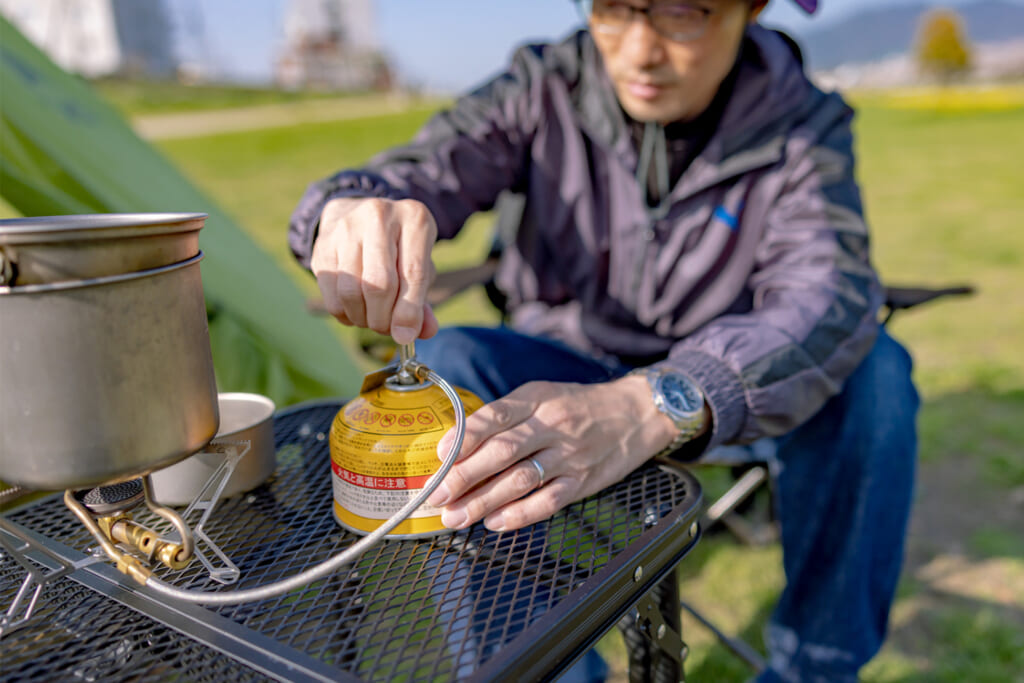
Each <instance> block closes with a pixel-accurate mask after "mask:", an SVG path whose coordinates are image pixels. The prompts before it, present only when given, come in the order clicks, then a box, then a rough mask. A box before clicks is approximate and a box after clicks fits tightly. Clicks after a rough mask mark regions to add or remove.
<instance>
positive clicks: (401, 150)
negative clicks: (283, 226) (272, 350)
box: [288, 46, 544, 268]
mask: <svg viewBox="0 0 1024 683" xmlns="http://www.w3.org/2000/svg"><path fill="white" fill-rule="evenodd" d="M541 68H542V54H541V48H539V47H531V46H526V47H522V48H520V49H519V50H517V51H516V54H515V55H514V57H513V60H512V63H511V65H510V67H509V70H508V71H506V72H505V73H503V74H501V75H499V76H498V77H496V78H494V79H493V80H491V81H489V82H487V83H485V84H484V85H483V86H481V87H480V88H478V89H476V90H474V91H473V92H471V93H470V94H468V95H465V96H463V97H461V98H460V99H459V100H457V102H456V103H455V104H454V106H453V107H452V108H451V109H449V110H447V111H443V112H440V113H438V114H436V115H435V116H434V117H432V118H431V120H430V121H428V122H427V123H426V124H425V126H424V127H423V128H422V129H421V130H420V131H419V133H418V134H417V135H416V137H415V138H414V139H413V140H412V141H411V142H410V143H409V144H407V145H404V146H401V147H398V148H394V149H391V150H388V151H386V152H384V153H382V154H379V155H377V156H376V157H374V158H373V159H371V160H370V161H369V162H368V163H367V165H366V166H365V167H364V168H362V169H352V170H343V171H340V172H338V173H336V174H334V175H332V176H330V177H328V178H325V179H323V180H320V181H318V182H315V183H313V184H312V185H310V186H309V188H308V189H307V190H306V193H305V195H304V196H303V197H302V199H301V201H300V202H299V205H298V207H297V208H296V209H295V211H294V213H293V214H292V217H291V221H290V223H289V230H288V244H289V246H290V247H291V250H292V253H293V254H294V255H295V257H296V258H297V259H298V261H299V263H301V264H302V265H303V266H304V267H306V268H309V263H310V258H311V256H312V251H313V242H314V241H315V240H316V235H317V229H318V227H319V221H320V213H321V211H323V207H324V205H325V204H326V203H327V202H328V201H329V200H331V199H334V198H338V197H353V196H357V197H386V198H390V199H416V200H418V201H421V202H423V203H424V204H425V205H426V206H427V208H428V209H429V210H430V212H431V214H432V215H433V217H434V220H435V221H436V222H437V228H438V236H439V237H440V238H442V239H445V238H451V237H453V236H454V235H455V234H456V233H457V232H458V231H459V229H460V228H461V226H462V224H463V223H464V222H465V220H466V219H467V218H468V217H469V216H470V215H471V214H473V213H474V212H476V211H486V210H489V209H490V208H492V207H493V205H494V202H495V200H496V198H497V197H498V195H499V194H500V193H501V191H502V190H505V189H508V188H510V187H513V186H514V185H515V184H516V183H517V181H518V179H519V177H520V175H521V174H523V173H524V169H525V166H526V162H527V161H528V158H529V143H530V140H531V137H532V134H533V131H534V129H535V127H536V124H537V121H538V120H539V111H540V108H541V106H542V102H543V96H542V95H541V93H540V92H539V90H540V88H541V87H542V83H543V80H544V79H543V78H542V77H541V75H540V73H539V71H540V69H541Z"/></svg>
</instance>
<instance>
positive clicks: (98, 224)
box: [0, 213, 206, 286]
mask: <svg viewBox="0 0 1024 683" xmlns="http://www.w3.org/2000/svg"><path fill="white" fill-rule="evenodd" d="M205 220H206V214H203V213H125V214H94V215H83V216H42V217H36V218H13V219H6V220H0V285H8V286H11V285H35V284H45V283H50V282H64V281H70V280H81V279H86V278H95V277H104V276H107V275H119V274H122V273H134V272H138V271H142V270H148V269H150V268H159V267H160V266H166V265H170V264H172V263H180V262H181V261H184V260H186V259H190V258H192V257H193V256H195V255H196V254H198V253H199V230H200V228H202V227H203V223H204V221H205Z"/></svg>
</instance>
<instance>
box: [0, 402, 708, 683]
mask: <svg viewBox="0 0 1024 683" xmlns="http://www.w3.org/2000/svg"><path fill="white" fill-rule="evenodd" d="M340 405H341V403H340V402H320V403H310V404H303V405H300V406H296V407H294V408H291V409H288V410H284V411H281V412H279V413H278V414H277V415H276V416H275V421H274V431H275V445H276V449H277V459H278V467H277V471H276V473H275V474H274V476H273V477H272V478H271V479H270V480H269V481H267V482H266V483H264V484H263V485H261V486H260V487H258V488H257V489H255V490H253V491H250V492H248V493H246V494H243V495H239V496H234V497H231V498H228V499H226V500H224V501H222V502H221V503H220V505H219V506H218V509H217V511H216V513H215V514H214V516H213V518H212V522H211V524H210V525H209V527H208V528H207V533H209V535H210V536H211V537H212V539H213V541H214V542H215V543H217V544H218V545H219V546H220V548H221V549H222V550H224V551H225V552H226V553H227V555H228V556H229V557H230V558H231V559H232V561H233V562H234V563H235V564H237V565H238V567H239V569H240V570H241V579H240V580H239V582H238V583H237V584H235V585H233V586H221V585H220V584H217V583H215V582H213V581H211V580H210V579H209V577H208V575H207V574H206V572H205V570H204V569H203V567H202V566H201V565H200V564H199V563H198V562H193V563H192V564H191V565H189V567H187V568H186V569H184V570H182V571H179V572H172V571H170V570H158V571H157V572H156V574H157V575H158V576H159V577H160V578H162V579H164V580H165V581H168V582H171V583H173V584H174V585H176V586H179V587H182V588H189V589H194V590H206V591H211V590H234V589H237V588H251V587H257V586H262V585H265V584H267V583H270V582H272V581H276V580H278V579H283V578H287V577H290V576H292V575H294V574H296V573H298V572H299V571H302V570H303V569H306V568H308V567H310V566H312V565H314V564H317V563H319V562H321V561H323V560H325V559H327V558H328V557H330V556H332V555H334V554H336V553H337V552H339V551H340V550H342V549H344V548H346V547H347V546H349V545H351V544H352V543H353V542H354V541H355V540H356V537H355V536H354V535H352V534H351V533H349V532H347V531H344V530H343V529H341V528H340V527H339V526H338V525H337V523H336V522H335V520H334V518H333V515H332V511H331V504H332V500H333V497H332V490H331V480H330V455H329V451H328V439H327V431H328V429H329V427H330V423H331V421H332V419H333V418H334V415H335V413H336V412H337V411H338V409H339V407H340ZM699 503H700V488H699V486H698V484H697V483H696V481H695V480H694V479H693V477H692V476H690V475H689V474H688V473H687V472H685V471H683V470H681V469H679V468H676V467H673V466H670V465H665V464H655V463H651V464H649V465H647V466H644V467H643V468H641V469H640V470H638V471H636V472H634V473H633V474H632V475H630V477H628V478H627V479H626V480H625V481H623V482H621V483H620V484H618V485H616V486H613V487H610V488H609V489H606V490H605V491H603V492H601V493H600V494H598V495H595V496H592V497H590V498H587V499H585V500H583V501H580V502H578V503H575V504H573V505H571V506H569V507H568V508H566V509H565V510H563V511H562V512H560V513H559V514H558V515H556V516H555V517H554V518H552V519H551V520H549V521H547V522H545V523H542V524H538V525H535V526H533V527H530V528H527V529H523V530H519V531H512V532H503V533H494V532H489V531H487V530H486V529H485V528H484V527H483V526H482V525H480V524H477V525H474V526H472V527H470V528H469V529H467V530H464V531H461V532H458V533H452V534H446V535H442V536H439V537H435V538H430V539H420V540H401V541H399V540H388V541H385V542H383V543H380V544H378V545H377V546H375V547H372V548H370V549H369V551H368V552H367V553H366V554H364V555H363V556H362V557H361V558H360V559H358V560H357V561H355V562H354V563H352V564H349V565H347V566H345V567H342V568H341V569H339V570H338V571H336V572H335V573H333V574H331V575H330V576H328V577H327V578H325V579H322V580H320V581H316V582H314V583H312V584H310V585H308V586H306V587H305V588H302V589H300V590H296V591H292V592H291V593H288V594H286V595H284V596H281V597H277V598H271V599H267V600H263V601H259V602H250V603H245V604H241V605H231V606H221V607H211V608H206V607H201V606H197V605H184V604H181V603H177V602H175V603H173V604H171V603H170V602H169V601H166V600H162V599H160V598H158V597H156V596H155V595H154V594H153V593H151V592H150V591H149V590H148V589H146V588H145V587H141V586H139V585H137V584H135V583H134V582H132V581H131V580H130V579H128V578H127V577H126V576H124V575H122V574H120V573H119V572H117V571H116V569H114V568H113V566H112V565H110V563H108V562H105V561H104V562H96V563H92V564H88V565H86V566H79V567H78V568H77V569H76V570H75V571H73V572H71V573H70V574H68V575H67V576H64V577H62V578H59V579H57V580H55V581H52V582H50V583H47V584H46V585H45V586H44V588H43V590H42V592H41V595H40V598H39V603H38V607H37V609H36V612H35V615H34V616H33V621H32V622H31V623H29V624H27V625H26V626H25V627H23V628H21V629H19V630H15V631H13V632H11V633H8V634H6V635H4V637H3V640H2V641H0V647H2V650H3V657H2V660H0V675H2V676H0V677H2V678H4V679H5V680H29V681H51V680H63V679H66V678H82V679H84V680H128V679H130V680H133V681H166V680H189V681H192V680H196V681H199V680H211V681H222V680H264V679H268V678H269V679H280V680H335V681H336V680H361V681H403V680H405V681H428V680H429V681H434V680H438V681H441V680H443V681H447V680H453V679H469V680H539V679H543V678H547V677H551V676H554V675H555V674H556V673H557V672H559V671H561V670H562V669H564V668H565V667H566V666H568V665H569V664H570V663H571V662H572V661H574V660H575V658H577V657H578V656H580V655H581V654H582V653H583V652H584V651H585V650H586V649H587V648H588V647H590V646H592V645H593V644H594V643H595V642H596V641H597V640H598V639H599V638H600V636H601V635H603V634H604V633H605V632H607V631H608V630H609V629H610V628H611V627H612V626H613V625H614V624H615V623H616V622H617V621H618V619H620V618H621V617H622V616H623V615H624V614H625V613H626V612H627V611H628V610H629V609H630V608H631V606H632V605H634V604H635V603H636V601H637V600H638V599H639V598H640V597H641V596H642V595H643V594H644V593H645V592H646V591H647V590H649V589H650V588H651V587H652V586H653V585H654V584H655V583H656V582H657V581H658V580H659V579H660V578H662V577H664V576H665V575H666V574H667V573H668V572H669V571H671V569H672V568H673V567H674V566H675V564H676V563H677V562H678V561H679V560H680V559H681V558H682V557H683V556H684V555H685V554H686V552H688V550H689V549H690V547H692V545H693V544H694V543H695V542H696V540H697V533H696V527H695V525H694V520H695V519H696V515H697V512H698V507H699ZM136 518H137V519H138V520H139V521H141V522H143V523H147V524H148V523H150V520H149V519H147V518H146V517H145V516H144V515H136ZM8 521H9V522H10V523H13V525H14V526H15V527H17V528H18V529H19V530H22V531H24V533H25V535H27V536H29V537H31V538H32V539H34V540H35V541H36V542H37V543H39V544H41V545H42V546H44V547H45V548H46V549H47V550H48V551H49V552H50V553H53V554H55V555H57V556H59V557H61V558H64V559H65V560H66V561H68V562H79V563H80V564H81V561H82V560H83V559H84V558H85V557H86V555H87V554H88V553H89V550H90V549H91V548H92V547H93V546H94V545H95V542H94V540H93V539H92V537H91V536H89V534H88V532H87V531H86V530H85V529H84V527H82V526H81V524H80V523H79V522H78V521H77V520H76V519H75V518H74V517H73V516H72V515H71V513H70V512H69V511H68V510H67V509H66V508H65V507H64V504H63V502H62V501H61V500H60V497H59V496H54V497H50V498H47V499H44V500H41V501H37V502H34V503H31V504H29V505H27V506H25V507H23V508H21V509H18V510H16V511H14V512H12V513H11V514H9V515H8ZM3 533H4V532H3V531H2V530H0V534H3ZM29 557H32V559H33V560H34V562H35V563H37V564H39V565H40V567H41V568H43V567H46V565H47V561H46V559H45V557H36V556H33V555H31V554H29ZM24 576H25V570H24V569H23V568H22V566H21V565H20V564H18V563H17V562H16V561H15V559H14V558H13V557H12V555H11V554H10V552H8V551H6V550H3V549H0V610H6V609H7V606H8V605H9V604H10V603H11V601H12V600H13V598H14V596H15V594H16V593H17V591H18V590H19V588H20V586H21V583H22V579H23V578H24Z"/></svg>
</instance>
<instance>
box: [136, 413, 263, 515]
mask: <svg viewBox="0 0 1024 683" xmlns="http://www.w3.org/2000/svg"><path fill="white" fill-rule="evenodd" d="M217 405H218V408H219V410H220V429H218V430H217V435H216V436H215V437H214V438H213V441H211V442H210V445H211V446H217V447H218V448H224V447H230V446H232V445H234V446H236V447H238V448H239V449H240V450H239V452H242V450H241V449H243V448H245V447H246V446H248V450H247V451H245V454H244V455H243V456H242V458H241V459H240V460H239V461H238V464H237V465H236V466H235V471H234V472H233V473H232V474H231V478H230V479H228V481H227V484H225V486H224V490H223V491H222V492H221V497H223V498H226V497H228V496H233V495H235V494H238V493H242V492H243V491H248V490H250V489H253V488H256V487H257V486H259V485H260V484H262V483H263V482H265V481H266V480H267V479H268V478H270V475H272V474H273V473H274V470H275V469H276V467H277V459H276V452H275V450H274V409H275V406H274V402H273V401H271V400H270V399H269V398H267V397H266V396H260V395H259V394H245V393H227V394H220V395H219V396H218V397H217ZM245 442H248V443H247V444H246V443H245ZM210 450H211V451H213V449H210ZM224 457H225V456H224V454H223V453H219V452H203V453H196V454H195V455H193V456H191V457H188V458H185V459H184V460H182V461H181V462H178V463H175V464H173V465H171V466H170V467H167V468H164V469H162V470H157V471H156V472H153V476H152V480H151V481H152V483H153V498H154V499H156V500H157V501H158V502H160V503H163V504H164V505H188V504H189V503H191V502H192V501H193V500H194V499H195V497H196V496H197V495H199V492H200V491H202V490H203V487H204V486H205V485H206V483H207V482H208V481H209V480H210V477H212V476H213V473H214V472H216V471H217V468H218V467H220V465H221V463H223V462H224Z"/></svg>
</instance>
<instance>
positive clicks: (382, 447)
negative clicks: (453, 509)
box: [330, 352, 483, 538]
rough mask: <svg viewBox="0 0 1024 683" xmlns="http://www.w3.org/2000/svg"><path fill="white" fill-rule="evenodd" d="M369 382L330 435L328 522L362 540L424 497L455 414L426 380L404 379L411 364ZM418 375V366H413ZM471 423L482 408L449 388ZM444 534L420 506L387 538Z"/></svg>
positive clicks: (436, 515) (435, 517) (432, 513)
mask: <svg viewBox="0 0 1024 683" xmlns="http://www.w3.org/2000/svg"><path fill="white" fill-rule="evenodd" d="M407 353H410V354H411V352H403V355H402V358H401V360H400V361H399V362H398V363H397V364H394V365H392V366H389V367H387V368H385V369H383V370H381V371H378V372H376V373H371V374H370V375H368V376H367V378H366V381H365V382H364V383H363V388H362V390H361V391H360V393H359V396H357V397H356V398H354V399H352V400H351V401H349V402H348V403H346V404H345V405H344V406H343V407H342V408H341V410H339V411H338V414H337V415H336V416H335V418H334V422H333V424H332V425H331V432H330V451H331V477H332V483H333V488H334V517H335V519H336V520H337V521H338V523H339V524H340V525H341V526H343V527H344V528H346V529H348V530H350V531H353V532H355V533H357V534H368V533H370V532H372V531H374V530H375V529H377V528H378V527H379V526H381V525H382V524H383V523H384V522H385V521H387V520H388V519H390V518H391V517H392V516H393V515H394V514H395V513H396V512H398V510H400V509H401V508H402V506H404V505H405V504H406V503H408V502H409V501H410V500H411V499H412V498H413V497H414V496H415V495H416V494H418V493H419V492H420V491H422V490H423V488H424V487H425V485H426V482H427V480H428V479H430V477H431V476H432V475H433V474H434V473H435V472H437V470H438V469H439V467H440V465H441V462H440V460H438V456H437V444H438V442H439V441H440V440H441V437H443V436H444V435H445V433H446V432H447V431H448V430H449V429H451V428H452V427H453V426H454V425H455V408H454V406H453V405H452V401H451V400H449V398H448V396H446V395H445V393H444V391H442V389H441V388H440V387H439V386H437V385H436V384H435V383H434V382H432V381H430V380H425V379H422V377H424V376H425V374H424V373H422V372H421V373H416V372H410V371H409V370H408V368H409V367H410V363H409V361H410V360H411V357H410V356H407V355H406V354H407ZM419 367H420V368H423V366H419ZM454 390H455V392H457V393H458V395H459V398H460V399H461V400H462V403H463V405H464V407H465V414H466V415H469V414H471V413H472V412H473V411H475V410H476V409H477V408H479V407H480V406H482V405H483V402H482V401H481V400H480V399H479V398H478V397H477V396H476V395H474V394H472V393H471V392H469V391H467V390H465V389H462V388H459V387H454ZM445 531H447V528H446V527H445V526H444V525H443V524H442V523H441V510H440V509H439V508H435V507H433V506H431V505H430V504H428V503H424V504H423V505H421V506H420V507H419V508H418V509H417V510H416V511H415V512H413V513H412V514H411V515H410V516H409V517H408V518H407V519H406V520H405V521H403V522H401V523H400V524H399V525H398V526H396V527H395V528H394V529H393V530H392V531H391V532H390V533H389V534H388V536H389V537H393V538H419V537H425V536H433V535H437V534H440V533H443V532H445Z"/></svg>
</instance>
